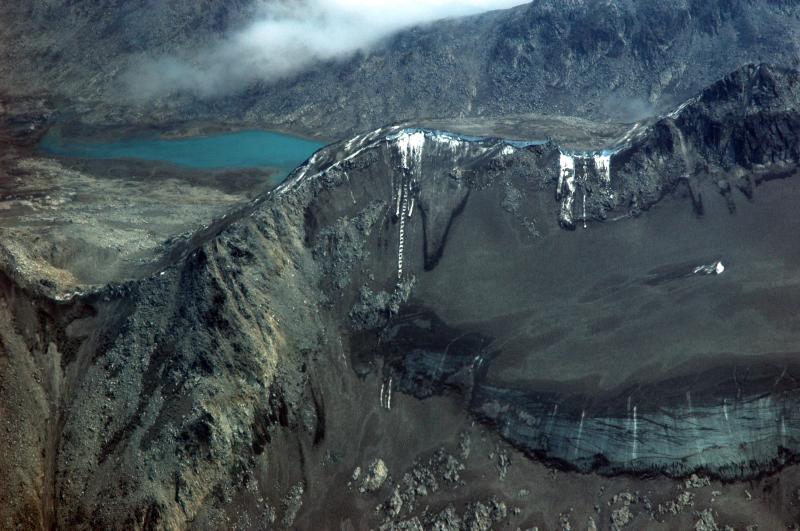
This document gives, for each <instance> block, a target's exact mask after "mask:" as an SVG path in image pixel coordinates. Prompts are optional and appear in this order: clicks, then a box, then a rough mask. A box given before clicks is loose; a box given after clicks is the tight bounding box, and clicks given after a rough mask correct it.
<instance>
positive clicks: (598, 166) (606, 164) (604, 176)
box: [592, 154, 611, 183]
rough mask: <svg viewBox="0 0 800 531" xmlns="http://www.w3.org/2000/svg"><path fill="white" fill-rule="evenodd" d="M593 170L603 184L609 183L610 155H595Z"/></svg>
mask: <svg viewBox="0 0 800 531" xmlns="http://www.w3.org/2000/svg"><path fill="white" fill-rule="evenodd" d="M592 158H593V159H594V169H595V171H597V175H598V176H599V177H600V179H601V180H602V181H603V182H606V183H610V182H611V155H603V154H601V155H595V156H594V157H592Z"/></svg>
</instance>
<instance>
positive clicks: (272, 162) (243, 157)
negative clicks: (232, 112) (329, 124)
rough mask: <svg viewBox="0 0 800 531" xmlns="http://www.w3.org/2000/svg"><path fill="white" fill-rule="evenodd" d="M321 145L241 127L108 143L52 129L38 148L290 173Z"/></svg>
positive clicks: (64, 153)
mask: <svg viewBox="0 0 800 531" xmlns="http://www.w3.org/2000/svg"><path fill="white" fill-rule="evenodd" d="M324 145H325V144H322V143H320V142H316V141H313V140H307V139H305V138H299V137H296V136H291V135H286V134H283V133H275V132H272V131H239V132H235V133H220V134H213V135H208V136H201V137H191V138H177V139H170V138H161V137H159V136H139V137H130V138H125V139H120V140H116V141H110V142H103V141H86V140H71V139H69V138H65V137H63V136H61V135H60V134H59V133H58V132H52V131H51V132H50V133H48V134H47V135H46V136H45V137H44V138H43V139H42V142H41V144H40V145H39V147H40V149H41V150H42V151H44V152H46V153H50V154H52V155H58V156H61V157H80V158H91V159H140V160H150V161H162V162H169V163H172V164H176V165H179V166H185V167H188V168H196V169H237V168H238V169H241V168H256V167H262V166H270V167H273V168H279V169H281V170H283V171H284V172H285V173H288V172H289V171H290V170H292V169H294V168H295V167H297V166H298V165H300V163H302V162H303V161H305V160H306V159H307V158H308V157H310V156H311V154H312V153H314V152H315V151H316V150H318V149H319V148H321V147H323V146H324Z"/></svg>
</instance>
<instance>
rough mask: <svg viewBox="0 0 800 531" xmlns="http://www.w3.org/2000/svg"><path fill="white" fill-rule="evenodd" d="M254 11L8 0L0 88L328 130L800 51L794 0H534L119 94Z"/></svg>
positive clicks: (501, 105) (644, 96)
mask: <svg viewBox="0 0 800 531" xmlns="http://www.w3.org/2000/svg"><path fill="white" fill-rule="evenodd" d="M254 9H255V6H254V4H252V3H250V2H248V1H246V0H242V1H239V2H219V1H208V2H204V3H202V4H197V3H194V2H177V3H176V2H171V3H170V4H169V5H162V4H160V3H157V4H154V3H152V2H126V3H125V5H124V6H121V5H118V2H93V3H92V4H91V5H90V6H89V5H85V4H75V3H73V2H48V3H46V4H25V3H14V2H12V3H6V4H4V5H3V6H2V7H0V20H2V21H3V22H4V24H2V26H3V28H4V29H3V32H2V33H0V42H2V45H0V53H3V60H2V61H0V92H1V93H4V94H5V95H6V96H5V97H6V99H7V100H8V101H9V102H11V103H13V102H14V101H16V99H17V98H19V97H22V96H25V97H28V96H31V95H35V96H37V97H42V98H45V99H46V100H48V101H49V104H50V105H51V106H52V107H53V108H55V109H57V110H60V111H61V116H62V118H65V119H80V120H83V121H87V122H90V123H93V124H108V123H115V124H124V125H130V124H160V125H162V126H164V125H168V124H172V123H174V122H182V121H192V120H203V119H209V118H212V119H213V120H214V121H215V122H217V123H221V122H223V121H226V120H227V121H230V122H231V123H236V124H239V125H241V124H242V123H247V124H251V125H259V126H272V127H279V128H283V129H290V130H294V131H299V132H304V133H306V134H311V135H320V136H323V137H340V138H341V137H342V136H344V135H346V134H355V133H356V132H358V131H363V130H367V129H373V128H376V127H379V126H382V125H384V124H386V123H391V122H395V121H401V120H407V119H414V118H431V117H444V118H451V117H455V116H501V115H508V114H520V113H530V112H539V113H546V114H562V115H582V116H588V117H593V118H599V119H611V120H614V121H632V120H635V119H638V118H640V117H643V116H646V115H649V114H652V113H654V112H657V111H663V110H664V109H666V108H667V107H669V106H671V105H673V104H677V103H680V101H683V100H684V99H685V98H688V97H690V96H692V95H693V94H695V93H696V92H698V91H699V90H701V89H702V88H703V87H704V86H706V85H707V84H709V83H711V82H713V81H714V80H716V79H718V78H719V77H721V76H723V75H725V74H726V73H728V72H730V71H732V70H734V69H735V68H737V67H739V66H740V65H742V64H744V63H747V62H762V61H763V62H770V63H773V64H779V65H784V66H793V65H797V61H798V56H799V55H798V54H799V53H800V51H799V50H800V48H799V47H798V42H800V41H799V40H798V39H800V35H798V28H799V27H800V8H798V6H797V3H796V2H791V1H779V0H770V1H769V2H762V1H757V0H725V1H718V2H707V1H703V0H670V1H667V2H664V1H650V0H648V1H635V0H616V1H614V2H606V1H601V0H589V1H569V2H564V1H561V0H547V1H537V2H532V3H530V4H527V5H521V6H519V7H517V8H513V9H508V10H503V11H497V12H494V13H487V14H482V15H479V16H475V17H467V18H460V19H454V20H448V21H440V22H437V23H436V24H432V25H430V26H425V27H416V28H413V29H411V30H407V31H404V32H401V33H400V34H397V35H395V36H393V37H391V38H389V39H388V40H386V41H385V42H383V43H381V44H380V45H379V46H378V47H377V48H375V49H373V50H371V51H369V52H365V53H359V54H358V55H356V56H354V57H348V58H343V59H341V60H336V61H331V62H328V63H324V64H323V63H321V64H318V65H315V66H314V67H313V68H311V69H309V70H307V71H305V72H303V73H301V74H298V75H297V76H295V77H293V78H291V79H286V80H282V81H278V82H276V83H270V84H258V83H256V84H254V85H252V86H250V87H246V88H245V89H243V90H242V91H240V92H238V93H235V94H233V95H229V96H226V97H220V98H216V99H211V100H197V99H195V98H193V97H192V96H191V95H189V94H183V95H181V94H170V95H167V94H165V95H163V97H160V98H155V99H149V100H147V101H146V102H145V103H144V104H142V103H141V102H139V103H135V98H133V99H132V98H131V97H130V96H131V95H132V94H131V87H130V86H129V85H128V84H127V81H129V79H128V78H126V75H127V73H129V72H130V70H131V68H132V67H133V66H134V65H136V64H138V62H139V61H141V60H146V59H148V58H153V57H155V56H160V55H162V54H168V55H173V56H175V57H182V55H184V54H187V53H190V52H191V51H192V50H196V49H198V48H199V47H201V46H202V45H204V44H207V43H209V42H214V41H215V40H217V39H219V38H220V37H221V36H222V35H224V34H226V33H227V32H230V31H232V30H235V29H236V28H239V27H241V26H242V25H244V24H245V23H246V21H247V20H248V19H250V18H251V17H252V16H253V12H254ZM176 21H177V22H176ZM87 50H91V53H86V51H87ZM134 92H135V87H134ZM134 95H135V94H134ZM13 108H14V106H13V105H10V104H9V109H10V110H13Z"/></svg>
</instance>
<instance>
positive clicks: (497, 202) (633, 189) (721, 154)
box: [0, 66, 800, 529]
mask: <svg viewBox="0 0 800 531" xmlns="http://www.w3.org/2000/svg"><path fill="white" fill-rule="evenodd" d="M798 146H800V75H799V74H798V72H796V71H792V70H785V69H781V68H773V67H768V66H747V67H744V68H742V69H740V70H737V71H736V72H734V73H732V74H730V75H729V76H727V77H725V78H724V79H722V80H720V81H718V82H716V83H714V84H713V85H711V86H710V87H709V88H707V89H705V90H704V91H703V92H702V93H701V94H699V95H698V96H697V97H695V98H693V99H691V100H689V101H688V102H686V104H684V105H681V106H680V107H678V108H676V109H675V110H674V112H672V113H670V114H668V115H665V116H663V117H662V118H660V119H658V120H655V121H654V122H653V123H651V124H649V125H641V126H636V127H632V128H631V130H630V131H629V132H628V134H625V135H623V137H622V139H621V140H620V142H619V143H615V144H613V145H598V146H595V149H587V150H570V149H566V148H560V147H559V146H558V145H556V144H554V143H552V142H541V141H530V142H523V141H507V140H502V139H498V138H478V137H464V136H461V135H456V134H452V133H446V132H442V131H435V130H426V129H420V128H408V127H400V126H394V127H385V128H381V129H378V130H374V131H372V132H370V133H365V134H361V135H358V136H356V137H353V138H352V139H350V140H348V141H344V142H340V143H337V144H333V145H331V146H329V147H327V148H325V149H323V150H321V151H319V152H317V153H316V154H315V155H314V156H313V157H312V158H311V159H310V160H309V161H308V162H306V163H305V164H304V165H302V166H301V167H299V168H298V169H297V170H295V172H293V174H292V175H291V176H290V178H289V179H288V180H287V182H286V183H285V184H284V185H282V186H281V187H279V188H278V189H276V190H275V191H273V192H270V193H269V194H268V195H267V196H265V197H264V199H263V201H261V202H259V203H258V205H257V206H255V207H254V209H253V210H252V212H251V213H249V214H248V215H244V216H243V217H241V219H238V220H235V221H232V222H230V223H229V224H228V225H227V226H223V227H220V232H219V234H218V235H216V236H214V237H211V238H209V239H206V240H202V241H198V242H196V246H195V247H193V248H189V249H188V253H187V255H186V256H185V257H184V258H181V259H178V260H176V261H175V262H174V263H172V264H171V265H170V266H169V267H167V268H166V269H165V270H164V271H163V272H159V273H156V274H153V275H150V276H146V277H143V278H141V279H140V280H133V281H129V282H126V283H123V284H109V285H107V286H105V287H102V288H99V289H94V290H87V292H86V293H84V294H82V295H79V296H76V297H74V298H73V299H71V300H68V301H57V300H54V299H53V298H52V297H51V296H50V292H49V291H48V290H47V289H39V288H35V287H33V286H35V284H33V283H20V282H18V281H17V280H15V279H14V278H13V275H12V274H11V273H12V272H10V271H6V272H5V273H4V275H3V276H2V279H1V280H0V288H1V289H2V291H0V313H1V314H2V315H1V316H0V393H2V398H3V399H2V400H1V401H0V476H2V477H3V478H5V479H4V481H5V485H4V488H3V489H0V522H2V524H3V527H7V528H13V527H18V528H119V527H125V528H143V529H157V528H165V529H176V528H186V527H192V528H201V529H206V528H220V527H231V528H242V529H251V528H256V529H257V528H265V527H266V528H270V527H277V528H284V527H291V526H292V525H294V526H297V527H300V528H314V529H319V528H328V527H337V528H341V527H342V526H344V527H345V528H366V527H373V528H374V527H379V526H381V525H383V526H384V528H385V529H393V528H394V529H399V528H419V527H421V526H423V525H425V526H433V525H435V524H436V523H437V522H439V525H441V526H446V525H449V526H450V527H449V528H452V529H455V528H459V527H461V528H472V529H474V528H480V529H488V528H489V527H490V526H491V525H492V523H493V522H508V523H509V524H511V525H526V526H532V525H540V526H546V527H554V526H556V525H562V526H563V525H564V522H565V521H567V522H568V521H569V520H570V519H574V518H576V516H575V515H574V514H573V513H572V512H571V511H569V510H568V509H569V507H567V506H564V507H563V512H559V511H562V508H561V505H560V504H561V503H562V502H561V501H558V500H561V499H562V498H563V497H564V496H571V498H569V499H571V500H573V501H572V502H570V503H574V504H576V505H575V506H576V507H579V508H580V510H581V511H584V512H581V513H580V518H581V519H583V521H584V522H585V521H586V518H587V515H588V517H591V518H592V520H591V522H592V523H594V518H595V517H596V518H598V519H600V518H602V520H601V521H602V523H603V526H604V527H608V526H612V527H613V528H615V529H617V528H620V527H622V526H624V525H626V524H627V523H629V522H631V521H633V518H634V514H633V513H632V512H631V511H633V512H634V513H637V512H638V513H639V514H640V515H641V519H640V520H637V521H638V522H639V524H635V525H647V526H649V527H652V528H658V527H659V526H660V527H662V528H669V527H670V526H672V527H674V526H676V525H678V526H682V527H687V526H689V525H694V522H695V520H698V519H699V520H700V521H704V522H706V523H707V522H708V521H709V518H710V521H714V518H715V517H714V514H715V513H714V510H713V509H708V511H709V512H707V513H706V512H703V513H702V514H701V513H699V512H698V513H697V514H694V513H692V510H691V509H690V507H692V504H693V503H694V501H693V500H694V494H693V493H692V492H690V490H691V489H694V488H696V487H695V483H697V482H698V481H699V483H701V484H702V486H708V483H704V482H703V481H700V480H697V479H696V478H693V479H691V478H690V481H689V482H687V485H688V486H687V487H686V489H688V490H686V492H685V494H684V493H683V491H681V493H675V492H672V491H671V490H670V489H674V483H668V482H666V481H665V480H663V481H662V480H653V481H651V482H649V483H646V482H645V480H636V479H613V478H612V479H598V478H596V477H594V476H592V477H591V479H585V478H584V479H581V481H583V482H584V483H585V482H587V481H588V482H602V487H601V486H600V485H601V483H593V485H594V486H595V487H597V488H599V489H600V490H599V494H597V495H596V496H597V497H595V498H593V497H588V498H587V496H586V492H587V491H586V490H585V484H584V483H580V485H582V486H579V482H578V481H577V480H573V479H570V477H571V476H568V475H567V476H566V477H565V479H564V480H563V481H564V484H558V483H553V484H546V482H545V481H542V482H541V483H542V486H539V485H538V484H539V483H540V482H536V485H534V484H533V483H532V482H531V479H530V478H531V477H545V476H546V475H547V474H548V473H547V472H546V470H545V469H544V468H543V467H542V466H541V465H539V464H537V462H536V461H533V460H529V459H526V458H525V456H528V457H538V458H541V460H542V461H544V462H545V463H551V464H555V465H557V466H558V467H561V468H565V469H577V470H582V471H589V470H596V471H600V472H603V473H606V474H613V473H617V472H628V473H640V474H643V475H653V474H656V473H665V474H668V475H681V476H682V475H688V474H690V473H691V472H693V471H702V472H704V473H710V474H712V475H714V476H717V477H721V478H725V479H729V480H732V479H741V478H745V477H748V478H750V477H754V476H758V475H759V474H762V473H765V472H770V471H774V470H776V469H777V468H779V467H781V466H783V465H785V464H787V463H788V462H790V461H791V460H792V459H793V458H794V456H795V455H796V452H797V451H798V446H799V445H800V420H798V417H797V415H796V413H795V412H796V411H797V408H796V405H797V404H796V402H797V400H798V395H797V391H796V389H795V387H796V386H795V385H794V381H795V380H794V379H795V378H796V374H797V364H796V361H795V358H796V355H795V353H796V344H797V333H798V332H797V325H796V322H795V318H794V315H795V312H794V309H796V308H798V307H800V292H798V291H797V289H796V287H797V270H798V268H797V266H798V261H800V255H798V254H797V251H796V245H795V242H794V239H793V238H792V237H791V235H792V234H794V233H795V231H796V230H797V229H800V227H798V221H797V220H796V219H795V216H793V215H792V212H793V207H794V205H795V204H796V199H797V195H798V188H797V185H796V182H795V177H796V175H797V168H798V163H800V152H799V151H798ZM584 224H585V226H586V227H587V228H586V229H585V230H584V228H583V227H584ZM565 229H574V230H572V231H570V230H565ZM719 261H721V262H722V263H724V267H723V268H720V267H719V264H718V262H719ZM721 269H722V271H721ZM719 272H722V274H717V273H719ZM474 421H476V422H477V423H478V424H477V425H476V424H474ZM421 431H425V432H426V434H427V436H426V437H419V433H420V432H421ZM471 441H472V442H471ZM440 446H441V448H442V449H441V450H439V447H440ZM470 448H473V452H478V451H480V452H481V453H480V454H479V455H481V456H482V455H489V456H490V461H486V459H484V458H483V457H481V458H480V459H479V458H478V457H477V456H476V454H474V453H473V454H472V457H470ZM512 461H513V462H514V463H515V464H516V465H515V466H516V467H517V468H516V469H514V468H513V467H511V462H512ZM537 467H538V468H537ZM509 470H510V471H509ZM515 470H516V471H515ZM790 470H791V469H790ZM497 471H499V476H494V477H496V478H498V479H493V480H487V479H485V478H486V477H488V476H487V474H489V475H492V474H497V473H498V472H497ZM507 476H508V479H507V480H506V479H505V478H506V477H507ZM793 477H794V476H792V475H791V472H787V476H786V478H787V479H786V480H785V483H786V484H785V485H784V486H783V487H781V488H780V489H779V490H780V493H782V494H780V496H779V497H778V498H775V497H774V496H773V497H772V498H771V499H773V500H775V499H779V500H784V497H783V496H784V494H783V493H785V495H786V496H791V494H790V493H791V492H792V490H791V488H790V484H791V483H790V482H791V481H794V480H793V479H792V478H793ZM481 478H483V479H481ZM505 481H507V482H505ZM765 481H767V480H765ZM504 482H505V483H504ZM637 482H640V483H637ZM567 484H569V485H572V487H570V488H573V489H574V490H573V491H570V492H572V494H565V492H566V491H567V489H566V487H565V485H567ZM752 485H757V483H753V484H752ZM761 485H762V487H763V489H765V492H766V489H767V488H768V487H769V489H771V490H770V492H774V488H775V487H774V483H769V482H767V483H762V484H761ZM770 485H772V486H770ZM606 487H608V488H609V489H612V488H613V489H616V491H617V492H621V491H622V490H623V489H629V491H628V490H626V491H625V492H624V496H622V495H620V496H621V497H620V496H616V495H615V496H614V497H613V499H608V500H607V501H608V505H606V504H605V499H604V498H603V492H604V489H605V488H606ZM639 488H641V489H642V491H641V492H638V489H639ZM713 488H714V489H722V490H719V491H717V490H714V492H719V493H720V494H717V495H712V496H711V499H716V498H718V497H719V496H721V495H722V493H723V492H724V493H726V495H728V496H733V493H734V492H736V493H738V494H737V496H744V492H745V491H744V488H745V487H743V486H741V484H733V485H728V486H720V485H719V484H717V483H715V486H714V487H713ZM750 488H751V489H753V488H754V487H752V486H751V487H750ZM530 489H536V493H537V495H541V496H543V497H545V498H546V499H544V501H542V502H541V504H540V503H539V501H537V500H531V499H527V498H525V497H526V496H528V495H529V494H530V492H531V490H530ZM523 490H526V492H527V493H528V494H522V491H523ZM634 490H636V491H637V493H636V494H633V491H634ZM747 494H748V496H749V492H747ZM676 496H677V498H676ZM699 496H700V494H699V493H698V500H699V499H700V498H699ZM765 496H766V494H765ZM651 498H652V499H651ZM655 498H658V500H659V501H657V502H654V501H653V500H654V499H655ZM704 499H705V498H704ZM737 499H738V498H737ZM454 500H455V501H454ZM514 500H517V501H514ZM547 500H549V501H547ZM594 500H597V502H596V503H597V504H598V505H596V508H595V509H593V508H592V507H591V505H590V504H591V503H592V501H594ZM784 501H785V500H784ZM698 503H700V502H699V501H698ZM703 503H705V502H703ZM709 503H710V502H709ZM515 504H517V505H520V506H522V508H521V509H519V511H518V512H515V511H514V510H513V507H515V506H516V505H515ZM600 504H602V507H600ZM426 506H428V507H429V509H426ZM737 506H738V505H737V502H736V501H735V500H733V499H732V501H731V502H730V505H728V503H727V502H725V501H724V500H723V501H722V502H720V503H718V504H717V505H716V507H717V509H716V510H717V511H725V513H724V515H725V517H726V518H728V519H729V521H730V522H732V523H735V524H736V525H738V524H739V523H740V522H739V520H738V519H739V518H744V516H741V515H740V513H738V512H737V511H739V510H740V508H737ZM556 507H558V510H557V511H553V509H554V508H556ZM758 507H761V506H758ZM764 507H765V508H761V509H757V510H756V509H754V510H753V511H751V513H749V514H757V515H758V517H759V518H761V519H762V520H761V521H762V524H763V525H765V526H767V527H770V526H777V525H783V522H785V521H786V520H791V519H792V518H794V515H793V514H791V513H790V512H789V511H790V509H789V508H791V507H794V506H793V505H791V503H789V502H788V501H787V502H786V503H785V504H784V505H782V506H781V507H785V508H786V509H781V511H785V512H782V513H780V514H777V515H776V514H774V511H773V512H770V511H771V510H772V509H774V505H765V506H764ZM698 509H699V507H698ZM791 510H793V509H791ZM717 516H718V517H719V516H720V515H719V514H718V513H717ZM747 517H748V518H750V517H751V516H747ZM473 524H474V525H473ZM401 525H402V526H405V527H396V526H401ZM715 525H716V524H715ZM348 526H349V527H348ZM393 526H395V527H393ZM413 526H417V527H413ZM470 526H471V527H470ZM444 528H448V527H444Z"/></svg>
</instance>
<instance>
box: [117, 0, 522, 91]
mask: <svg viewBox="0 0 800 531" xmlns="http://www.w3.org/2000/svg"><path fill="white" fill-rule="evenodd" d="M522 3H524V0H418V1H403V0H302V1H299V2H298V1H286V0H284V1H280V2H274V1H273V2H271V3H269V4H264V5H263V6H262V7H261V8H260V9H259V10H258V15H257V16H256V17H255V20H254V21H253V22H252V23H250V24H249V25H247V26H246V27H244V28H241V29H239V30H237V31H234V32H232V33H231V34H230V35H227V36H223V37H222V38H221V40H220V42H217V43H214V44H212V45H210V46H208V47H206V48H205V49H202V50H197V51H196V52H195V53H193V54H192V55H191V56H182V57H177V56H163V57H160V58H157V59H155V60H151V61H146V62H143V63H142V64H140V65H138V67H137V68H136V69H135V70H134V71H132V72H131V74H130V75H129V76H128V81H129V84H130V85H131V86H132V88H133V90H134V92H135V93H137V94H138V95H140V96H142V97H152V96H156V95H166V94H169V93H173V92H176V91H190V92H194V93H195V94H197V95H199V96H210V95H218V94H226V93H231V92H234V91H236V90H238V89H240V88H242V87H243V86H245V85H247V84H248V83H251V82H253V81H256V80H265V81H274V80H278V79H281V78H285V77H287V76H290V75H292V74H295V73H297V72H299V71H302V70H303V69H304V68H307V67H309V66H310V65H311V64H313V63H314V62H315V61H318V60H326V59H334V58H339V57H346V56H348V55H350V54H352V53H355V52H357V51H359V50H367V49H369V48H370V47H372V46H374V45H375V44H376V43H377V42H379V41H380V40H381V39H382V38H384V37H387V36H389V35H391V34H392V33H394V32H397V31H399V30H402V29H404V28H407V27H411V26H414V25H417V24H422V23H426V22H431V21H433V20H437V19H441V18H447V17H455V16H464V15H471V14H475V13H480V12H484V11H488V10H491V9H501V8H508V7H512V6H515V5H520V4H522Z"/></svg>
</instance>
